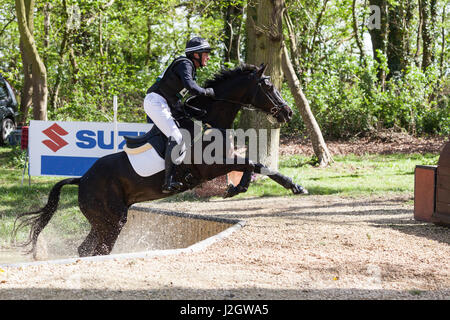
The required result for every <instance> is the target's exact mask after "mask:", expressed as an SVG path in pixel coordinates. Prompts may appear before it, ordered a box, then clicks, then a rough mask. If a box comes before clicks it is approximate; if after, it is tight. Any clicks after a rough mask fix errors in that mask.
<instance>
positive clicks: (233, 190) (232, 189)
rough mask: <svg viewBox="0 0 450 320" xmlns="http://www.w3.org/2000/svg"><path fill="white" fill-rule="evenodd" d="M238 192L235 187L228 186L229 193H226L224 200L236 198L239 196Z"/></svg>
mask: <svg viewBox="0 0 450 320" xmlns="http://www.w3.org/2000/svg"><path fill="white" fill-rule="evenodd" d="M238 193H239V192H238V188H236V187H235V186H234V185H232V184H230V185H229V186H228V189H227V191H226V192H225V195H224V196H223V198H224V199H226V198H231V197H234V196H235V195H237V194H238Z"/></svg>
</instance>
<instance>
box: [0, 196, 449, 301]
mask: <svg viewBox="0 0 450 320" xmlns="http://www.w3.org/2000/svg"><path fill="white" fill-rule="evenodd" d="M141 206H150V207H152V208H159V209H165V210H167V209H169V210H173V211H180V212H186V213H194V214H201V215H213V216H217V217H222V218H223V217H226V218H233V219H241V220H244V221H245V222H246V225H245V226H244V227H243V228H242V229H240V230H238V231H236V232H235V233H233V234H232V235H231V236H229V237H228V238H225V239H222V240H220V241H218V242H216V243H214V244H212V245H211V246H209V247H207V248H206V249H204V250H202V251H200V252H195V253H181V254H177V255H171V256H158V257H149V258H139V259H127V260H111V261H101V262H86V261H82V262H77V263H73V264H68V265H51V264H49V265H39V266H28V267H21V268H7V269H6V270H3V272H2V271H1V270H0V300H3V299H200V300H201V299H221V300H223V299H225V300H229V299H231V300H232V299H242V300H246V299H257V300H265V299H274V300H281V299H443V300H449V299H450V264H449V262H450V260H449V257H450V246H449V243H450V229H449V228H444V227H440V226H436V225H434V224H429V223H422V222H418V221H415V220H414V219H413V202H412V198H411V197H395V196H392V197H390V198H378V197H370V198H364V199H361V198H353V199H352V198H340V197H336V196H313V195H310V196H301V197H264V198H253V199H246V200H234V199H226V200H222V199H214V200H210V201H205V202H195V203H194V202H177V203H167V202H166V203H163V202H161V203H144V204H141Z"/></svg>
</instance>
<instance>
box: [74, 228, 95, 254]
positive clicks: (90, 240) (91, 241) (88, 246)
mask: <svg viewBox="0 0 450 320" xmlns="http://www.w3.org/2000/svg"><path fill="white" fill-rule="evenodd" d="M97 238H98V237H97V233H96V231H95V229H94V228H91V231H90V232H89V234H88V236H87V237H86V239H85V240H84V241H83V243H82V244H81V245H80V246H79V247H78V254H79V255H80V257H87V256H91V255H92V254H93V251H94V249H95V247H96V246H97Z"/></svg>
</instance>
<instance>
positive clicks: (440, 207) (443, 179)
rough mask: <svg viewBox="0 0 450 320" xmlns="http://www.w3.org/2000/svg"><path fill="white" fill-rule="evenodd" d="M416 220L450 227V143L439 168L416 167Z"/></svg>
mask: <svg viewBox="0 0 450 320" xmlns="http://www.w3.org/2000/svg"><path fill="white" fill-rule="evenodd" d="M414 219H415V220H418V221H425V222H433V223H436V224H439V225H445V226H450V142H447V143H446V144H445V145H444V148H443V149H442V152H441V155H440V157H439V162H438V165H437V166H416V169H415V173H414Z"/></svg>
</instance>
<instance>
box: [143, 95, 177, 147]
mask: <svg viewBox="0 0 450 320" xmlns="http://www.w3.org/2000/svg"><path fill="white" fill-rule="evenodd" d="M144 110H145V113H146V114H147V115H148V116H149V117H150V119H152V121H153V122H154V123H155V125H156V126H157V127H158V128H159V130H161V131H162V133H164V135H165V136H166V137H167V138H169V137H173V138H174V139H175V141H176V142H177V143H178V144H180V143H181V142H182V141H183V136H182V135H181V132H180V129H178V127H177V125H176V124H175V121H174V120H173V117H172V113H171V112H170V108H169V105H168V104H167V101H166V99H164V98H163V97H161V96H160V95H159V94H157V93H154V92H151V93H149V94H147V96H146V97H145V99H144Z"/></svg>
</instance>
